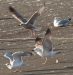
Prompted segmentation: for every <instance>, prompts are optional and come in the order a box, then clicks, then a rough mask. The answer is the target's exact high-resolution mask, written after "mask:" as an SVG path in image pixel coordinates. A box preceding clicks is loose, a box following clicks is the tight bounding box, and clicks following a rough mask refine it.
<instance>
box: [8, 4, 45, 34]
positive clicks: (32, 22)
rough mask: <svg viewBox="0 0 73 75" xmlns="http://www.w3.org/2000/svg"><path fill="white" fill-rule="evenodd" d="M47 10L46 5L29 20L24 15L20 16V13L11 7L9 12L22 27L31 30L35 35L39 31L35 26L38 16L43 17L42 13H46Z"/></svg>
mask: <svg viewBox="0 0 73 75" xmlns="http://www.w3.org/2000/svg"><path fill="white" fill-rule="evenodd" d="M44 9H45V4H44V5H43V6H42V7H41V8H40V9H38V10H37V11H36V12H35V13H34V14H33V15H32V16H31V17H30V18H29V19H28V20H27V19H26V18H25V17H23V16H22V15H20V13H18V12H17V10H16V9H15V8H14V7H12V6H9V11H10V12H11V13H12V16H13V17H14V18H15V19H17V20H18V21H19V22H20V25H21V26H23V27H24V28H26V29H29V30H31V32H32V34H33V35H35V31H39V29H38V28H36V26H35V21H36V19H37V18H38V16H40V15H41V13H42V12H43V11H44Z"/></svg>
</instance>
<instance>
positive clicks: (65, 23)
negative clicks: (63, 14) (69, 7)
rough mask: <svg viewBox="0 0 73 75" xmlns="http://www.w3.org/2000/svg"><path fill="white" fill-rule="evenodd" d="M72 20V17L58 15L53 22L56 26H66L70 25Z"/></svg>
mask: <svg viewBox="0 0 73 75" xmlns="http://www.w3.org/2000/svg"><path fill="white" fill-rule="evenodd" d="M70 22H71V18H68V19H60V18H58V17H55V18H54V22H53V24H54V27H65V26H68V25H69V23H70Z"/></svg>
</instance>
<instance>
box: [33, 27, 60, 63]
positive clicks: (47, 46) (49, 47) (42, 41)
mask: <svg viewBox="0 0 73 75" xmlns="http://www.w3.org/2000/svg"><path fill="white" fill-rule="evenodd" d="M32 51H33V52H34V53H36V54H38V55H39V56H40V57H43V58H44V57H45V58H46V60H45V62H44V63H43V64H45V63H46V62H47V58H48V57H54V56H55V55H57V54H59V53H61V52H59V51H54V48H53V44H52V40H51V31H50V29H49V28H48V29H47V31H46V33H45V36H44V38H40V37H37V38H36V39H35V48H34V49H33V50H32ZM56 63H58V60H56Z"/></svg>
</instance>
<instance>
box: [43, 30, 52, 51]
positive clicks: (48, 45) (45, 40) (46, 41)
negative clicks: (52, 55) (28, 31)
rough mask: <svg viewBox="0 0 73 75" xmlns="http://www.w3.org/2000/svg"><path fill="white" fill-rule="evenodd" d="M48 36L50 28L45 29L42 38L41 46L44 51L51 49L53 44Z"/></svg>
mask: <svg viewBox="0 0 73 75" xmlns="http://www.w3.org/2000/svg"><path fill="white" fill-rule="evenodd" d="M50 36H51V31H50V29H47V31H46V33H45V36H44V38H43V42H42V44H43V48H44V50H46V51H52V47H53V44H52V41H51V37H50Z"/></svg>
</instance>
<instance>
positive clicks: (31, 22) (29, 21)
mask: <svg viewBox="0 0 73 75" xmlns="http://www.w3.org/2000/svg"><path fill="white" fill-rule="evenodd" d="M44 9H45V6H43V7H41V8H40V9H39V10H38V11H36V12H35V13H34V14H33V15H32V16H31V18H30V19H29V20H28V21H27V23H30V24H32V25H33V24H34V22H35V21H36V19H37V17H38V16H40V14H41V13H42V12H43V10H44Z"/></svg>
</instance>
